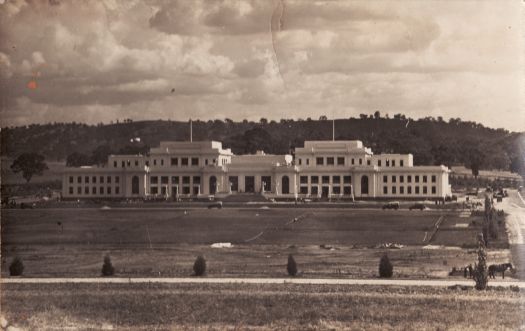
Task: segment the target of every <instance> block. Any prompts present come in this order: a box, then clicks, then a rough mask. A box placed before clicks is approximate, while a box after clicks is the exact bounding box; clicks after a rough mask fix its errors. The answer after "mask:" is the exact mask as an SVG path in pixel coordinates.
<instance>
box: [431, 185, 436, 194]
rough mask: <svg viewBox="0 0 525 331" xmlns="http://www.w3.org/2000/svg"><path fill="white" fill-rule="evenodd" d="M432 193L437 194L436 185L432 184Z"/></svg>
mask: <svg viewBox="0 0 525 331" xmlns="http://www.w3.org/2000/svg"><path fill="white" fill-rule="evenodd" d="M432 194H436V187H435V186H432Z"/></svg>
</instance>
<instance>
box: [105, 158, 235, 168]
mask: <svg viewBox="0 0 525 331" xmlns="http://www.w3.org/2000/svg"><path fill="white" fill-rule="evenodd" d="M151 161H152V165H153V166H164V159H158V160H157V159H153V160H151ZM226 161H227V160H226V159H221V163H222V164H226ZM216 162H217V160H216V159H212V160H211V161H210V160H208V159H204V165H208V164H215V163H216ZM131 164H132V162H131V161H130V160H126V161H124V160H123V161H121V162H120V166H121V167H122V168H126V167H131ZM199 164H200V161H199V158H198V157H172V158H170V166H172V167H179V166H180V167H190V166H191V167H198V166H199ZM134 165H135V167H138V166H139V160H135V161H134ZM149 165H150V160H146V166H149ZM113 167H114V168H117V167H118V161H113Z"/></svg>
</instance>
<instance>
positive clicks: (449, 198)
mask: <svg viewBox="0 0 525 331" xmlns="http://www.w3.org/2000/svg"><path fill="white" fill-rule="evenodd" d="M445 201H446V202H451V201H458V196H457V195H454V194H453V195H447V196H446V197H445Z"/></svg>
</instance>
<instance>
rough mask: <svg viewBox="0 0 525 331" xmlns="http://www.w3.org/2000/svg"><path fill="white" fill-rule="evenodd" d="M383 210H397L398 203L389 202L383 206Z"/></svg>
mask: <svg viewBox="0 0 525 331" xmlns="http://www.w3.org/2000/svg"><path fill="white" fill-rule="evenodd" d="M383 209H396V210H397V209H399V202H398V201H391V202H388V203H386V204H384V205H383Z"/></svg>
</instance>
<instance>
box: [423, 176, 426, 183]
mask: <svg viewBox="0 0 525 331" xmlns="http://www.w3.org/2000/svg"><path fill="white" fill-rule="evenodd" d="M426 182H427V176H426V175H425V176H423V183H426Z"/></svg>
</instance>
